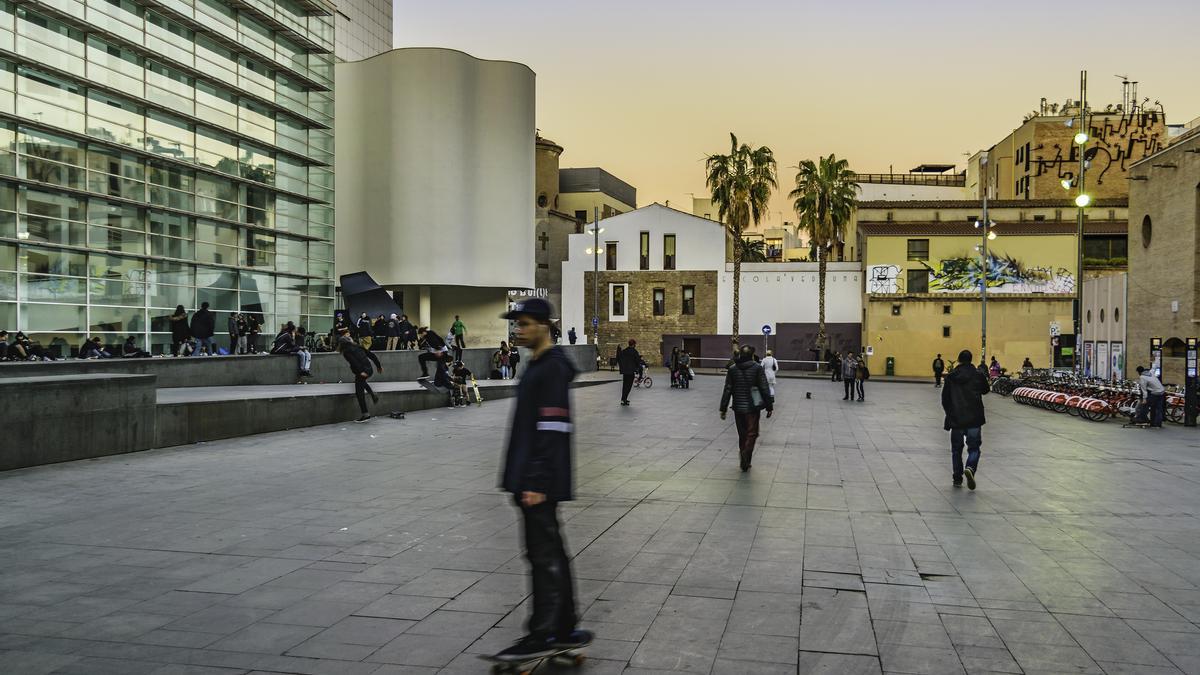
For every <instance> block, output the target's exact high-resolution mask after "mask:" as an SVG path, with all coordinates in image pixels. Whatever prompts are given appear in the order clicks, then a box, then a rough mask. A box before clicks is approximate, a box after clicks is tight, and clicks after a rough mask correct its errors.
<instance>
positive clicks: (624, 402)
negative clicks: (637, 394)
mask: <svg viewBox="0 0 1200 675" xmlns="http://www.w3.org/2000/svg"><path fill="white" fill-rule="evenodd" d="M621 405H629V401H621Z"/></svg>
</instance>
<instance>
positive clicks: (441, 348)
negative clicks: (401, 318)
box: [417, 326, 446, 378]
mask: <svg viewBox="0 0 1200 675" xmlns="http://www.w3.org/2000/svg"><path fill="white" fill-rule="evenodd" d="M417 346H418V347H420V348H421V349H423V350H424V352H423V353H422V354H421V355H420V356H418V357H417V363H418V364H419V365H420V366H421V377H422V378H426V377H429V366H428V365H426V364H427V363H429V362H430V361H434V362H437V361H440V360H441V359H442V357H443V355H445V353H446V341H445V340H443V339H442V336H440V335H438V334H437V331H435V330H429V329H428V328H426V327H424V326H422V327H420V328H418V329H417Z"/></svg>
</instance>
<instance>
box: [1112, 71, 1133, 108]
mask: <svg viewBox="0 0 1200 675" xmlns="http://www.w3.org/2000/svg"><path fill="white" fill-rule="evenodd" d="M1113 77H1117V78H1120V79H1121V109H1122V110H1128V109H1129V76H1128V75H1113Z"/></svg>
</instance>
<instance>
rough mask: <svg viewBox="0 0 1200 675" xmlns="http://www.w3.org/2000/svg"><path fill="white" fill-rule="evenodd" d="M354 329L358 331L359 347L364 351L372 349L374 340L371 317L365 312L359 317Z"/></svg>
mask: <svg viewBox="0 0 1200 675" xmlns="http://www.w3.org/2000/svg"><path fill="white" fill-rule="evenodd" d="M354 327H355V328H356V329H357V335H358V344H359V346H360V347H362V348H363V349H370V348H371V340H372V339H374V338H373V337H372V335H371V329H372V326H371V317H369V316H367V313H366V312H363V313H362V314H360V315H359V316H358V323H356V324H354Z"/></svg>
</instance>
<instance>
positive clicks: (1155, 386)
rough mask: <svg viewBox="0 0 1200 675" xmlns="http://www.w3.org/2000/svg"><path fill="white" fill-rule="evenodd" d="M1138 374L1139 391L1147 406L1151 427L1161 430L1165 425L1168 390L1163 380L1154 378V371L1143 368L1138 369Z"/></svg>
mask: <svg viewBox="0 0 1200 675" xmlns="http://www.w3.org/2000/svg"><path fill="white" fill-rule="evenodd" d="M1137 374H1138V380H1137V385H1138V391H1139V392H1140V393H1141V395H1142V400H1143V401H1145V404H1146V414H1147V416H1148V417H1149V418H1150V426H1151V427H1154V428H1155V429H1161V428H1162V425H1163V415H1164V413H1165V412H1166V411H1165V410H1164V408H1165V405H1164V404H1165V403H1166V397H1167V389H1166V387H1164V386H1163V383H1162V381H1161V380H1159V379H1158V378H1157V377H1155V376H1154V371H1152V370H1146V369H1145V368H1143V367H1142V366H1138V367H1137Z"/></svg>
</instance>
